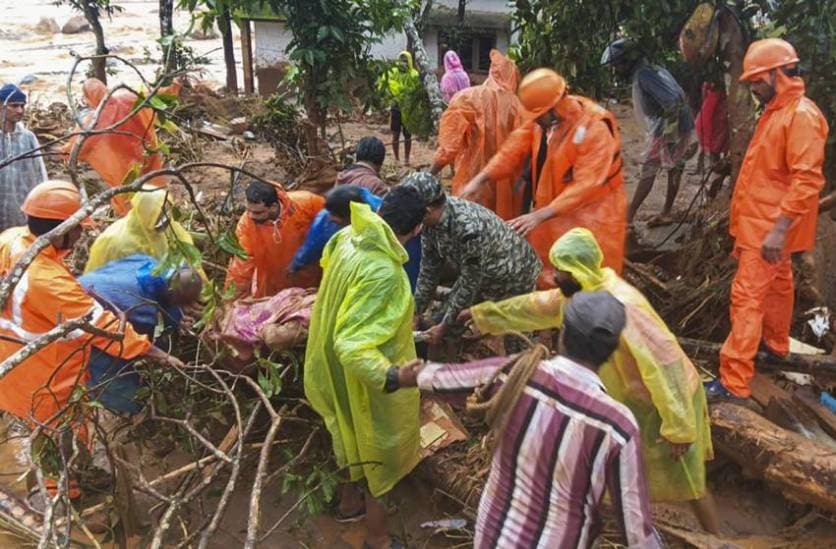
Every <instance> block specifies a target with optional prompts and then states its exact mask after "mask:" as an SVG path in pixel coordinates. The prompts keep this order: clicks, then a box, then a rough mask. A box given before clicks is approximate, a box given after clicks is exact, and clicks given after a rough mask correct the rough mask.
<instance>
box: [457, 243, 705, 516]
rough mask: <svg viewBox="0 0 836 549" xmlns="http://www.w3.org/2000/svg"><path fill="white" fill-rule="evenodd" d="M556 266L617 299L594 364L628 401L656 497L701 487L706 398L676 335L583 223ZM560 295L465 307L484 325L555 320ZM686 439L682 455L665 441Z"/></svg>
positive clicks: (693, 495) (557, 251)
mask: <svg viewBox="0 0 836 549" xmlns="http://www.w3.org/2000/svg"><path fill="white" fill-rule="evenodd" d="M550 258H551V259H552V261H553V264H554V267H555V268H557V269H559V270H562V271H567V272H569V273H571V274H572V276H573V277H574V278H575V279H576V280H577V282H578V283H579V284H580V285H581V287H582V289H583V290H584V291H599V290H606V291H608V292H610V293H611V294H612V295H613V296H615V297H616V298H617V299H618V300H619V301H621V302H622V303H623V304H624V306H625V310H626V313H627V325H626V326H625V328H624V332H623V333H622V336H621V342H620V343H619V346H618V348H617V349H616V351H615V353H614V354H613V356H612V357H611V358H610V360H609V361H607V363H605V364H604V366H602V367H601V369H600V370H599V375H600V377H601V380H602V381H603V382H604V385H605V386H606V388H607V392H609V393H610V395H611V396H612V397H613V398H615V399H616V400H618V401H619V402H622V403H624V404H625V405H627V406H628V407H629V408H630V410H631V411H632V412H633V414H634V415H635V417H636V420H637V421H638V423H639V426H640V428H641V435H642V451H643V454H644V458H645V463H646V465H647V467H646V470H647V471H648V480H649V484H650V493H651V498H652V499H653V500H654V501H686V500H692V499H697V498H700V497H702V495H703V494H704V493H705V460H707V459H711V458H712V457H713V448H712V444H711V432H710V428H709V425H710V423H709V418H708V404H707V402H706V398H705V392H704V390H703V387H702V384H701V383H700V378H699V373H698V372H697V370H696V368H695V367H694V365H693V364H692V363H691V361H690V359H689V358H688V357H687V355H686V354H685V352H684V351H683V350H682V348H681V347H680V346H679V344H678V343H677V341H676V336H675V335H674V334H673V333H671V331H670V330H669V329H668V327H667V326H666V325H665V323H664V321H663V320H662V319H661V318H660V317H659V315H658V314H656V311H655V310H654V309H653V307H652V306H651V305H650V303H649V302H648V301H647V299H646V298H645V297H644V296H643V295H642V294H641V293H640V292H639V291H638V290H636V289H635V288H634V287H633V286H631V285H630V284H628V283H627V282H626V281H624V280H623V279H621V278H619V277H618V275H616V274H615V272H614V271H613V270H612V269H608V268H602V267H601V264H602V261H603V254H602V252H601V249H600V247H599V246H598V244H597V242H595V237H594V236H593V235H592V233H591V232H590V231H588V230H586V229H573V230H572V231H569V232H568V233H567V234H565V235H564V236H563V237H561V238H560V240H558V241H557V242H556V243H555V245H554V247H553V248H552V250H551V253H550ZM565 302H566V298H565V297H564V296H563V294H561V292H560V290H550V291H546V292H535V293H533V294H529V295H525V296H520V297H516V298H512V299H509V300H506V301H503V302H499V303H483V304H481V305H478V306H476V307H473V308H472V309H471V311H472V313H473V320H474V322H475V323H476V326H477V327H478V328H479V330H480V331H481V332H483V333H487V334H492V335H499V334H502V333H506V332H509V331H531V330H543V329H550V328H560V327H561V326H562V324H563V305H564V304H565ZM666 441H667V442H671V443H675V444H685V443H690V444H691V447H690V449H689V450H688V452H686V454H685V455H684V456H683V458H682V459H680V460H674V459H672V458H671V456H670V446H669V445H668V444H667V443H666Z"/></svg>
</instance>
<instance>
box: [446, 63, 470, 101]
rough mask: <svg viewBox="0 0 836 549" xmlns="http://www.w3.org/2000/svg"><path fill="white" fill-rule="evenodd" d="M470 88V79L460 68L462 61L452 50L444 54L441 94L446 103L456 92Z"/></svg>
mask: <svg viewBox="0 0 836 549" xmlns="http://www.w3.org/2000/svg"><path fill="white" fill-rule="evenodd" d="M469 87H470V77H469V76H468V75H467V72H466V71H465V70H464V68H463V67H462V61H461V59H459V56H458V54H457V53H456V52H454V51H453V50H448V51H447V53H445V54H444V76H442V77H441V93H442V94H443V95H444V101H446V102H447V103H449V102H450V100H451V99H453V96H454V95H456V93H457V92H460V91H461V90H463V89H465V88H469Z"/></svg>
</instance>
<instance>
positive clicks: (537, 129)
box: [463, 69, 627, 289]
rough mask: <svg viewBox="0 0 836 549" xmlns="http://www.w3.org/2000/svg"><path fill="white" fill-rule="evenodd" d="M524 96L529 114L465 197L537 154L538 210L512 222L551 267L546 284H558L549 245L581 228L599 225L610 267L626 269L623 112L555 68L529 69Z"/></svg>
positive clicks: (534, 174) (593, 228)
mask: <svg viewBox="0 0 836 549" xmlns="http://www.w3.org/2000/svg"><path fill="white" fill-rule="evenodd" d="M519 96H520V101H521V102H522V105H523V107H524V108H525V109H526V111H527V113H526V114H525V118H526V119H527V120H526V121H525V122H524V123H523V124H522V125H521V126H520V127H519V128H517V129H516V130H514V132H513V133H512V134H511V135H510V136H509V138H508V140H507V141H506V142H505V144H504V145H503V146H502V148H501V149H500V150H499V152H497V153H496V155H495V156H494V157H493V159H492V160H491V161H490V162H489V163H488V165H487V166H486V167H485V168H484V169H483V170H482V172H481V173H480V174H479V175H478V176H477V177H476V178H474V179H473V180H472V181H471V182H470V183H468V185H467V188H466V189H465V190H464V192H463V197H464V198H471V197H473V196H478V193H479V192H480V188H481V187H482V186H483V185H484V184H486V183H487V182H488V181H502V180H507V178H509V177H512V176H513V175H514V174H515V173H516V172H517V171H518V170H519V169H520V168H521V167H522V165H523V163H524V162H526V161H530V162H531V181H532V187H533V188H532V196H533V202H534V207H533V211H532V212H531V213H528V214H525V215H522V216H520V217H517V218H516V219H514V220H512V221H511V225H512V226H513V227H514V228H515V229H516V230H517V232H519V233H520V234H523V235H526V236H527V238H528V241H529V242H530V243H531V245H532V247H534V249H535V250H536V251H537V255H538V256H539V257H540V259H541V261H542V262H543V265H545V266H547V267H546V268H544V269H543V272H542V273H541V275H540V279H539V281H538V286H539V287H540V288H544V289H545V288H553V287H554V281H553V277H554V270H553V268H552V267H550V265H551V263H550V262H549V249H550V248H551V246H552V244H554V242H555V241H556V240H557V239H558V238H560V237H561V236H562V235H563V234H564V233H566V232H567V231H569V230H570V229H573V228H575V227H586V228H587V229H589V230H590V231H592V233H593V234H594V235H595V239H596V240H597V241H598V243H599V244H600V246H601V249H602V250H603V252H604V264H603V266H604V267H610V268H612V269H613V270H614V271H615V272H616V273H619V274H620V273H621V268H622V264H623V262H624V239H625V236H626V231H627V197H626V195H625V193H624V187H623V182H624V175H623V173H622V159H621V135H620V132H619V129H618V123H617V121H616V119H615V116H613V114H612V113H610V112H609V111H607V110H606V109H604V108H602V107H600V106H599V105H597V104H596V103H595V102H593V101H591V100H590V99H586V98H585V97H580V96H576V95H568V93H567V87H566V82H565V80H564V79H563V77H561V76H560V75H558V74H557V73H556V72H554V71H552V70H549V69H537V70H535V71H533V72H531V73H529V74H528V75H526V77H525V78H523V81H522V83H521V84H520V90H519ZM544 128H545V129H544Z"/></svg>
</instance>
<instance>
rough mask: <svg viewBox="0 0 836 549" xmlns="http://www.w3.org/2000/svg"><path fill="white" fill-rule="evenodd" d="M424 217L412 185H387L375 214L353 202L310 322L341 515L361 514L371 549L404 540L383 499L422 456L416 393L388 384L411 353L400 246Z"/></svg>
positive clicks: (308, 374)
mask: <svg viewBox="0 0 836 549" xmlns="http://www.w3.org/2000/svg"><path fill="white" fill-rule="evenodd" d="M423 216H424V207H423V204H422V202H421V199H420V197H419V195H418V193H417V191H415V189H413V188H411V187H408V186H399V187H396V188H394V189H392V190H391V191H389V193H388V194H387V195H386V197H385V198H384V199H383V204H382V205H381V207H380V211H379V215H377V214H375V213H374V212H373V211H372V209H371V208H370V207H369V206H368V205H367V204H361V203H358V202H353V203H351V214H350V217H351V224H350V225H349V226H348V227H346V228H345V229H343V230H342V231H340V232H338V233H337V234H336V235H335V236H334V237H333V238H332V239H331V240H329V241H328V244H327V246H326V247H325V252H324V254H323V257H322V267H323V271H324V273H323V278H322V285H321V286H320V288H319V292H318V293H317V296H316V303H315V305H314V310H313V313H312V316H311V321H310V327H309V330H308V344H307V348H306V351H305V371H304V384H305V396H306V397H307V399H308V401H309V402H310V403H311V406H312V407H313V409H314V410H316V412H317V413H318V414H319V415H320V416H322V419H323V420H324V422H325V426H326V427H327V429H328V432H329V433H330V434H331V441H332V444H333V450H334V456H335V458H336V462H337V465H338V466H339V467H340V468H341V469H342V470H344V471H345V472H346V473H347V475H348V478H349V480H350V481H351V483H352V484H349V483H346V484H344V485H343V487H342V489H341V495H340V503H339V508H338V512H337V519H338V520H339V521H342V522H348V521H353V520H360V519H362V518H363V517H364V516H365V517H366V521H367V538H366V542H365V546H366V547H371V548H373V549H381V548H388V547H403V544H402V543H401V542H399V541H398V540H396V539H394V538H392V537H391V536H390V535H389V534H388V532H387V527H386V523H387V520H386V509H385V507H384V505H383V504H382V502H381V501H379V500H380V498H382V497H383V496H385V494H387V493H388V492H389V491H390V490H392V488H393V487H394V486H395V485H396V484H397V483H398V482H399V481H400V480H401V479H402V478H403V477H404V476H406V475H407V474H408V473H409V472H410V471H412V469H413V468H414V467H415V466H416V465H417V464H418V462H419V461H420V459H421V455H420V454H421V453H420V449H421V448H420V446H421V441H420V435H419V427H420V420H419V408H420V404H419V396H418V391H416V390H414V389H413V390H409V391H402V392H399V393H397V394H394V395H390V394H386V393H385V392H384V389H385V387H386V386H387V385H388V384H389V383H390V381H391V379H390V378H391V374H392V373H394V374H397V370H396V369H395V370H392V369H391V366H392V365H394V364H406V363H407V362H409V361H411V360H414V359H415V343H414V342H413V339H412V311H413V299H412V295H411V293H410V290H409V281H408V279H407V276H406V272H404V269H403V265H404V263H406V261H407V254H406V251H405V250H404V248H403V245H404V243H406V242H407V241H409V240H410V239H411V238H414V237H415V236H417V235H418V234H419V233H420V231H421V221H422V218H423ZM358 485H359V486H362V490H358ZM363 498H365V504H364V502H363Z"/></svg>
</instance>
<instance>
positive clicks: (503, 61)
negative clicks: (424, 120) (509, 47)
mask: <svg viewBox="0 0 836 549" xmlns="http://www.w3.org/2000/svg"><path fill="white" fill-rule="evenodd" d="M517 77H518V75H517V67H516V65H514V62H513V61H511V60H510V59H508V58H507V57H505V56H504V55H502V54H501V53H499V52H498V51H497V50H492V51H491V69H490V75H489V76H488V79H487V80H486V81H485V82H484V83H483V84H482V85H481V86H473V87H471V88H467V89H466V90H464V91H461V92H459V93H458V94H456V97H455V98H454V99H453V101H452V102H451V103H450V106H449V107H448V108H447V110H446V111H444V114H443V115H442V116H441V121H440V123H439V130H438V132H439V133H438V149H437V150H436V152H435V158H434V162H435V163H436V164H441V165H448V164H453V169H454V172H455V175H454V176H453V196H458V195H459V194H461V192H462V190H463V189H464V186H465V185H466V184H467V183H468V181H470V180H471V179H473V178H474V177H475V176H476V175H478V174H479V172H480V171H482V168H484V167H485V165H486V164H487V163H488V161H490V159H491V158H492V157H493V155H494V154H496V152H497V151H498V150H499V149H500V147H501V146H502V144H503V143H504V142H505V140H506V139H507V138H508V136H509V135H510V134H511V132H512V131H514V129H515V128H516V127H517V126H519V124H520V122H521V118H520V115H521V113H522V106H521V105H520V101H519V99H517V96H516V89H517ZM517 171H519V170H517ZM518 175H519V173H512V174H511V175H509V176H508V177H506V178H503V179H502V180H500V181H496V182H493V183H492V184H491V187H490V190H489V191H486V192H483V193H482V199H481V200H480V201H479V203H480V204H482V205H483V206H485V207H486V208H488V209H490V210H493V211H494V212H496V214H497V215H498V216H499V217H501V218H502V219H506V220H507V219H513V218H514V217H517V216H518V215H520V213H521V212H522V193H520V192H516V191H515V189H514V182H515V181H516V179H517V176H518Z"/></svg>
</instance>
